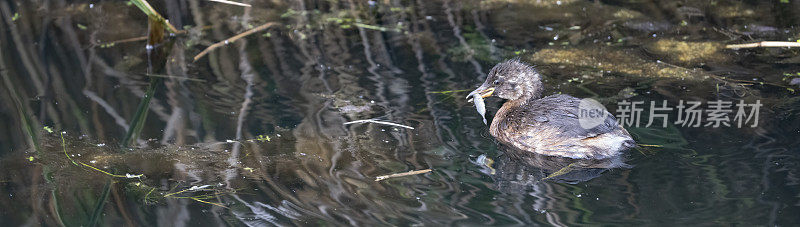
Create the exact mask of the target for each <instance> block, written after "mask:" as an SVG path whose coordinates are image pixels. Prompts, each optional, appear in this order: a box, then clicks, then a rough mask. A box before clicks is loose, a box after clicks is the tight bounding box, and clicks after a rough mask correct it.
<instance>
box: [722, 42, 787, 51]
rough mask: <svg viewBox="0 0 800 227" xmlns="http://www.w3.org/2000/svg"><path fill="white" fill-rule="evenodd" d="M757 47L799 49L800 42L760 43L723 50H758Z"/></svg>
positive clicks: (734, 45)
mask: <svg viewBox="0 0 800 227" xmlns="http://www.w3.org/2000/svg"><path fill="white" fill-rule="evenodd" d="M758 47H800V42H784V41H761V42H757V43H744V44H730V45H725V48H728V49H745V48H758Z"/></svg>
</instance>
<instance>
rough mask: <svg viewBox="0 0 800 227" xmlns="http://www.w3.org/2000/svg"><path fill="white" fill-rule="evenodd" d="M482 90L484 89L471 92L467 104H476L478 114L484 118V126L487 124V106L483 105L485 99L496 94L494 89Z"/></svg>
mask: <svg viewBox="0 0 800 227" xmlns="http://www.w3.org/2000/svg"><path fill="white" fill-rule="evenodd" d="M481 88H482V87H480V88H478V89H475V90H474V91H472V92H470V93H469V96H467V99H468V100H467V102H474V103H475V109H476V110H478V114H480V115H481V118H483V124H487V123H486V104H484V103H483V98H485V97H489V96H491V95H492V93H494V88H487V89H481Z"/></svg>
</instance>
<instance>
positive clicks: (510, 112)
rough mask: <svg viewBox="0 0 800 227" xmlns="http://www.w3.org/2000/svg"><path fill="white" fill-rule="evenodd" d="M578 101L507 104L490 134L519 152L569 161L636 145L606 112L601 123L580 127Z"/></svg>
mask: <svg viewBox="0 0 800 227" xmlns="http://www.w3.org/2000/svg"><path fill="white" fill-rule="evenodd" d="M580 102H581V100H580V99H578V98H575V97H572V96H569V95H551V96H547V97H544V98H540V99H530V100H526V101H509V102H507V103H505V104H504V105H503V107H501V108H500V110H498V112H497V114H496V115H495V120H493V122H492V125H491V127H490V134H492V136H494V137H495V138H497V139H498V140H499V141H500V142H502V143H504V144H506V145H510V146H513V147H515V148H517V149H519V150H523V151H529V152H536V153H539V154H543V155H553V156H562V157H569V158H605V157H610V156H614V155H617V154H619V153H620V152H621V151H623V150H625V149H627V148H630V147H633V146H635V143H634V142H633V139H631V137H630V134H628V132H627V131H626V130H625V129H624V128H622V127H620V126H619V125H618V124H617V122H616V119H615V118H614V116H613V115H611V113H608V111H605V115H606V116H607V117H606V118H605V120H604V121H603V123H601V124H599V125H598V126H595V127H592V128H588V129H587V128H584V127H582V126H581V124H580V122H579V118H578V113H579V111H580V110H579V105H580Z"/></svg>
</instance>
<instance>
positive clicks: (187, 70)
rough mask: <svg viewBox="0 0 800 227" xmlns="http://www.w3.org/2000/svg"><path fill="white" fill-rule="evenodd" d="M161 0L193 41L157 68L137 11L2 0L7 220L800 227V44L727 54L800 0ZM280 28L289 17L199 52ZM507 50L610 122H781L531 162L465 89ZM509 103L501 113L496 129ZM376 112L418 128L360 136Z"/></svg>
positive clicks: (670, 132) (376, 129)
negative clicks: (146, 101) (716, 106)
mask: <svg viewBox="0 0 800 227" xmlns="http://www.w3.org/2000/svg"><path fill="white" fill-rule="evenodd" d="M151 4H154V8H155V9H156V10H157V11H159V12H160V13H161V14H162V15H164V16H165V17H166V18H167V19H169V21H170V23H172V24H173V25H175V26H176V27H178V28H180V29H184V30H186V31H187V32H186V33H185V34H178V35H176V36H174V37H168V38H167V40H168V42H172V43H173V44H172V45H171V46H169V45H159V46H156V47H155V48H156V50H159V51H163V52H164V53H165V55H164V56H163V61H161V63H165V64H163V65H164V66H163V69H159V67H155V71H154V72H151V73H148V72H147V68H148V66H153V62H150V64H148V61H152V60H153V58H152V57H148V55H147V54H146V51H145V48H144V43H145V42H144V41H142V40H141V39H129V38H136V37H140V36H142V35H145V34H147V31H148V29H147V26H146V25H147V21H146V19H145V16H144V15H143V14H142V12H141V11H138V9H137V8H135V7H134V6H126V5H125V3H122V2H100V3H85V2H65V1H47V2H35V3H27V2H8V1H5V2H0V12H2V16H3V19H2V23H0V24H2V26H0V28H2V32H0V46H1V48H0V49H1V50H3V51H0V73H2V75H1V76H2V77H3V81H2V83H3V89H2V92H0V100H2V102H0V121H2V122H6V127H4V129H3V130H0V152H2V153H0V158H1V159H0V168H1V169H2V170H3V171H0V185H2V187H0V195H8V196H3V197H0V198H1V199H0V206H2V207H4V208H10V207H14V208H15V209H0V223H8V224H9V225H35V224H40V225H53V226H57V225H70V226H71V225H92V224H94V223H99V224H103V225H115V224H125V225H164V226H186V225H241V224H245V225H318V224H325V223H330V224H335V225H412V224H444V225H468V224H469V225H515V224H517V225H529V224H531V223H534V224H551V225H576V224H597V225H623V224H627V225H630V224H644V223H653V222H656V223H676V224H696V223H698V222H706V223H715V224H722V225H725V224H731V225H733V224H744V225H752V224H765V223H766V224H769V225H780V224H783V225H786V224H792V223H796V222H797V221H798V219H797V217H795V216H792V215H789V214H792V213H797V211H798V206H797V203H798V200H797V198H798V197H797V193H798V187H797V185H798V184H797V182H798V180H797V178H796V176H797V175H798V173H797V169H798V168H796V167H797V166H798V159H797V155H796V154H797V151H798V150H797V149H796V147H797V146H796V145H797V141H796V140H795V139H794V138H796V137H797V136H798V130H797V128H800V126H799V125H798V124H799V121H797V120H796V119H797V117H796V115H797V113H798V111H797V109H798V108H797V107H798V99H797V98H796V97H795V96H796V95H794V94H793V93H792V92H791V91H789V90H788V89H787V88H789V89H791V88H792V87H790V86H789V85H787V78H789V79H791V78H792V77H794V76H792V75H794V74H791V73H795V72H798V71H800V68H798V67H797V66H796V63H797V62H796V59H795V58H794V55H796V51H795V50H792V49H789V50H786V49H769V50H753V51H747V50H739V51H732V50H726V49H724V48H722V46H723V44H724V43H729V42H735V43H738V42H744V41H750V40H762V39H763V40H785V39H796V38H797V37H795V36H796V34H797V32H798V31H797V29H796V28H794V27H791V26H790V25H794V24H797V22H798V21H797V17H796V16H794V15H796V13H797V12H796V11H797V9H799V8H798V7H789V6H794V5H796V3H779V2H758V3H750V2H738V1H714V2H713V3H711V2H692V3H680V4H679V3H650V2H627V1H624V2H620V1H483V2H473V1H381V2H374V1H366V2H362V1H285V2H284V1H253V2H251V4H252V5H253V7H252V8H240V7H236V6H227V5H218V3H212V2H206V1H197V0H185V1H165V2H156V1H153V2H151ZM764 18H770V19H764ZM268 22H279V23H280V26H277V27H275V28H271V29H268V30H265V31H262V32H258V33H256V34H253V35H251V36H249V37H247V38H245V39H241V40H238V41H236V42H234V43H230V44H228V45H226V46H224V47H222V48H218V49H216V50H214V51H212V52H210V54H209V55H207V56H205V57H203V58H201V59H199V60H198V61H195V62H193V61H192V56H194V55H195V54H197V53H199V52H200V51H201V50H202V49H204V48H205V47H207V46H209V45H211V44H213V43H215V42H218V41H220V40H225V39H227V38H229V37H231V36H233V35H235V34H238V33H240V32H242V31H244V30H247V29H250V28H252V27H255V26H258V25H261V24H264V23H268ZM115 40H116V41H115ZM131 40H133V41H131ZM136 40H139V41H136ZM112 41H115V42H112ZM664 46H668V47H671V48H662V47H664ZM701 52H702V53H706V54H701V55H697V54H696V53H701ZM511 57H520V58H522V59H523V60H525V61H529V62H531V63H534V64H538V65H539V69H540V71H541V72H542V74H543V75H544V76H545V81H544V83H545V88H546V92H547V93H548V94H550V93H558V92H562V93H567V94H571V95H574V96H576V97H594V98H595V99H598V100H600V101H602V102H603V103H604V104H606V105H607V106H608V109H609V110H614V109H615V107H616V106H615V105H616V102H617V101H618V100H622V99H638V100H643V101H649V100H668V101H669V102H676V101H677V100H684V99H685V100H700V101H706V100H718V99H726V100H738V99H743V100H747V102H748V103H753V102H752V100H756V99H758V100H761V101H762V103H764V104H765V108H766V107H768V109H769V110H768V111H764V114H763V115H762V118H761V120H762V124H760V126H759V127H758V128H742V129H736V128H726V129H712V128H678V127H676V126H669V127H667V128H631V129H629V131H630V132H631V134H634V135H635V136H636V139H637V141H638V142H639V143H641V144H651V145H658V146H656V147H654V148H651V149H644V150H632V151H630V152H629V153H628V154H627V156H626V158H625V159H627V160H625V161H624V162H623V159H622V158H620V159H614V160H605V161H606V162H597V163H577V164H575V162H571V161H564V160H551V159H549V158H541V157H540V158H537V159H536V160H535V161H533V163H539V164H540V165H538V166H537V165H533V166H532V165H523V164H519V163H518V162H517V161H515V160H511V159H509V158H508V157H507V156H505V155H503V154H504V151H503V150H502V149H501V148H498V147H497V146H496V145H495V143H494V141H493V139H492V138H491V137H490V136H489V135H488V132H487V127H486V126H485V125H484V124H483V123H482V121H481V119H480V116H478V115H477V114H475V113H474V109H473V108H472V107H471V105H470V104H469V103H466V102H465V101H464V100H463V98H460V97H463V95H465V94H466V93H459V92H458V91H459V90H472V88H473V87H471V86H472V85H474V84H478V83H479V82H480V81H483V78H485V72H484V70H485V69H487V67H489V66H491V65H494V64H495V63H496V62H498V61H501V60H503V59H506V58H511ZM773 62H780V63H773ZM785 73H789V74H790V75H789V76H787V75H785ZM155 78H160V79H161V80H162V81H163V82H162V83H158V84H157V87H155V89H156V90H155V91H156V93H155V96H153V99H152V101H151V103H150V105H149V107H148V108H147V111H146V112H148V113H150V114H149V115H148V116H147V117H146V121H145V124H144V125H143V127H142V131H141V135H140V136H139V139H138V140H136V141H133V145H134V146H132V147H134V148H132V149H123V148H121V147H123V145H119V144H120V141H121V140H122V138H124V136H125V134H126V132H128V131H129V129H130V128H131V127H135V125H136V124H134V122H133V121H132V119H133V118H134V115H135V113H136V110H137V107H138V106H139V102H140V101H141V99H142V97H143V96H144V95H145V94H146V91H147V87H148V84H149V83H150V82H151V81H153V80H154V79H155ZM498 107H499V103H494V102H491V101H490V102H489V103H487V109H488V112H489V113H490V114H492V113H494V112H495V111H496V110H497V108H498ZM612 112H613V111H612ZM361 119H380V120H385V121H390V122H394V123H398V124H403V125H408V126H411V127H414V129H413V130H409V129H405V128H399V127H391V126H386V125H378V124H353V125H344V124H343V123H345V122H349V121H353V120H361ZM44 126H48V127H49V128H50V129H52V130H53V131H54V132H48V131H47V130H43V129H44V128H45V127H44ZM62 131H63V132H66V134H63V135H64V139H63V140H62V139H61V134H59V132H62ZM62 145H63V146H62ZM67 156H69V157H70V158H71V159H73V160H75V163H73V162H71V161H70V159H68V158H66V157H67ZM479 157H483V160H484V161H482V162H477V164H476V160H477V159H479ZM486 158H488V159H491V160H494V163H493V165H489V167H487V165H486V164H487V162H486ZM80 163H84V164H86V165H82V164H80ZM625 163H628V164H630V166H628V165H627V164H625ZM90 166H91V167H90ZM92 167H93V168H97V169H93V168H92ZM428 168H430V169H433V171H432V172H430V173H427V174H422V175H414V176H407V177H402V178H393V179H388V180H384V181H380V182H375V181H374V178H375V177H376V176H379V175H385V174H390V173H398V172H405V171H409V170H420V169H428ZM99 170H103V171H106V173H103V172H101V171H99ZM561 173H563V174H561ZM109 174H114V175H119V176H116V177H115V176H110V175H109ZM125 174H132V175H138V174H143V176H144V177H142V178H135V177H134V178H128V177H127V176H126V175H125Z"/></svg>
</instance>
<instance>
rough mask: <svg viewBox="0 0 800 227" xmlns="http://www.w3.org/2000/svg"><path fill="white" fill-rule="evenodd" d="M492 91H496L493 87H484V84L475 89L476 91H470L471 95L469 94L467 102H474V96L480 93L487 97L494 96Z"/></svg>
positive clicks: (482, 96) (481, 95)
mask: <svg viewBox="0 0 800 227" xmlns="http://www.w3.org/2000/svg"><path fill="white" fill-rule="evenodd" d="M492 93H494V88H493V87H490V88H484V87H483V86H481V87H479V88H478V89H475V90H474V91H472V92H470V93H469V95H467V102H472V98H473V97H474V96H475V95H479V96H480V97H481V98H486V97H489V96H492Z"/></svg>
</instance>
